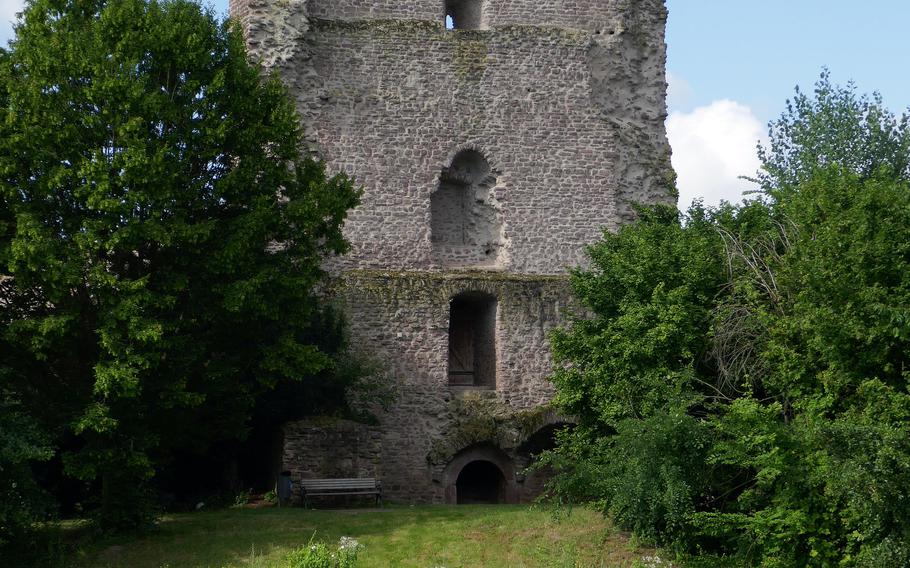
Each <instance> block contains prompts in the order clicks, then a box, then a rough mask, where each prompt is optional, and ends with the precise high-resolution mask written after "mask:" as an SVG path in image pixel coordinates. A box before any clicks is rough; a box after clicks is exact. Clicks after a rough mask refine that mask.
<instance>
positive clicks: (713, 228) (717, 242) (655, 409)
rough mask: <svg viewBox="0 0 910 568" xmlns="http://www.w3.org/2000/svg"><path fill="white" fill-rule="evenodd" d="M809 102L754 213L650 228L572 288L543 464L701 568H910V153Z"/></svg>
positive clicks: (887, 126) (798, 110) (777, 146)
mask: <svg viewBox="0 0 910 568" xmlns="http://www.w3.org/2000/svg"><path fill="white" fill-rule="evenodd" d="M907 124H908V123H907V117H906V116H904V117H901V118H895V117H894V116H893V115H892V114H891V113H889V112H888V111H887V110H886V109H884V108H882V106H881V102H880V100H879V98H878V97H875V96H873V97H872V98H867V97H857V96H856V94H855V92H854V89H853V87H847V88H842V87H837V86H834V85H831V84H830V83H829V81H828V77H827V74H823V76H822V78H821V80H820V81H819V83H818V84H817V86H816V91H815V97H814V98H812V99H810V98H808V97H806V96H804V95H803V94H801V93H798V94H797V98H796V100H795V101H794V102H793V103H791V104H790V105H789V106H788V110H787V112H786V113H785V114H784V115H783V116H782V118H781V119H780V120H779V121H777V122H774V123H772V126H771V130H772V136H771V146H770V147H769V148H767V149H764V150H763V151H762V152H761V158H762V163H763V169H762V171H761V172H760V173H759V180H760V181H761V183H762V186H763V189H764V191H765V196H764V198H762V199H757V200H755V201H752V202H750V203H746V204H744V205H741V206H738V207H733V206H730V205H724V206H722V207H721V208H719V209H718V210H708V211H706V210H704V209H703V208H702V207H700V206H699V205H697V204H696V205H694V206H693V207H692V208H690V210H689V212H688V214H687V215H685V216H680V217H677V214H676V213H675V211H671V210H670V209H656V210H651V211H645V212H644V213H643V214H642V216H641V218H640V220H639V222H638V223H637V224H635V225H632V226H627V227H624V228H622V229H621V230H620V231H619V232H618V233H616V234H605V236H604V239H603V240H602V241H601V242H600V243H597V244H596V245H594V246H592V247H591V248H590V258H591V266H590V267H589V268H586V269H583V270H578V271H576V272H575V273H574V275H573V285H574V288H575V291H576V294H577V296H578V298H579V300H580V301H581V302H582V303H583V304H584V305H585V306H586V307H587V308H588V310H589V316H588V317H585V318H580V319H578V320H577V321H575V322H574V323H573V324H572V326H571V327H569V328H568V329H565V330H562V331H559V332H557V333H556V334H555V335H554V337H553V347H554V352H555V354H556V358H557V364H558V365H557V367H558V369H559V370H558V371H557V372H556V374H555V375H554V381H555V382H556V385H557V391H558V394H557V402H558V403H559V404H560V405H561V407H562V408H563V409H564V410H565V411H566V412H567V413H569V414H572V415H574V416H577V417H578V419H579V425H578V427H577V428H575V429H574V430H572V431H570V432H564V433H563V434H562V435H561V438H560V445H559V447H558V448H557V450H555V451H554V452H551V453H550V454H549V455H547V456H546V458H545V462H547V463H550V464H552V465H555V466H556V467H557V468H558V469H559V470H560V471H561V475H559V476H557V478H556V483H555V486H554V489H555V490H556V493H557V495H559V496H561V497H562V498H565V499H587V500H594V501H596V502H598V503H600V504H601V506H602V507H603V509H604V511H605V512H607V513H609V514H610V515H612V516H613V517H614V519H616V521H617V522H618V523H619V524H620V525H622V526H623V527H625V528H628V529H632V530H634V531H635V532H636V533H638V534H639V535H640V536H642V537H644V538H647V539H649V540H652V541H654V542H657V543H660V544H663V545H666V546H669V547H671V548H674V549H676V550H677V551H679V552H680V553H681V554H688V555H695V556H690V557H689V562H692V563H694V565H708V564H712V563H713V564H712V565H718V566H729V565H747V566H748V565H762V566H794V567H795V566H833V565H844V566H903V565H908V564H910V534H908V532H907V527H908V526H910V507H908V501H907V500H908V498H910V497H908V495H907V488H908V487H910V420H908V419H910V392H908V390H910V361H908V359H907V354H908V353H910V307H908V306H910V186H908V180H910V175H908V170H907V164H908V163H910V145H908V140H910V134H908V126H907Z"/></svg>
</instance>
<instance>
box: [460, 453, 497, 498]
mask: <svg viewBox="0 0 910 568" xmlns="http://www.w3.org/2000/svg"><path fill="white" fill-rule="evenodd" d="M455 488H456V491H457V495H458V504H459V505H473V504H491V505H495V504H497V503H503V502H505V498H506V478H505V476H504V475H503V474H502V471H501V470H500V469H499V468H498V467H496V464H494V463H492V462H488V461H485V460H477V461H473V462H471V463H469V464H468V465H466V466H464V468H462V470H461V472H460V473H459V474H458V480H457V481H456V482H455Z"/></svg>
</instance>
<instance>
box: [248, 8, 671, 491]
mask: <svg viewBox="0 0 910 568" xmlns="http://www.w3.org/2000/svg"><path fill="white" fill-rule="evenodd" d="M231 9H232V13H233V14H235V15H236V16H238V17H239V19H240V20H241V21H242V23H243V25H244V28H245V31H246V34H247V40H248V45H249V48H250V52H251V53H252V54H253V56H254V57H256V58H258V59H259V60H260V61H262V62H263V64H264V65H265V66H266V67H267V68H268V69H270V70H274V71H277V72H278V73H280V76H281V78H282V80H283V81H284V82H285V83H286V84H287V85H288V87H289V90H290V92H291V94H292V96H293V97H294V98H295V100H296V103H297V108H298V110H299V112H300V113H301V119H302V122H303V127H304V129H305V132H306V136H307V143H308V144H309V146H310V149H311V150H312V151H313V152H314V153H316V154H317V155H319V156H320V157H322V158H324V159H325V160H326V162H327V164H328V166H329V168H330V169H331V170H333V171H344V172H347V173H349V174H351V175H353V176H354V177H355V178H356V180H357V183H358V184H360V185H362V186H363V188H364V196H363V200H362V204H361V206H359V207H358V208H357V209H356V210H355V211H353V212H352V214H351V216H350V218H349V220H348V222H347V223H346V226H345V235H346V236H347V238H348V239H349V240H350V241H351V243H352V251H351V253H350V254H348V255H346V256H345V257H344V258H341V259H336V260H334V261H333V262H332V263H331V265H330V266H329V267H328V268H329V269H330V272H331V273H332V274H333V275H334V276H335V277H336V280H337V283H336V288H335V290H336V297H337V298H338V300H339V302H340V303H341V304H342V305H343V307H344V309H345V312H346V313H347V316H348V320H349V326H350V332H351V340H352V345H353V346H354V347H355V349H356V350H358V351H359V352H360V353H361V354H362V355H364V356H366V357H368V358H370V359H371V360H373V361H375V362H376V363H377V364H378V365H379V367H380V368H381V369H382V370H383V372H384V373H386V375H387V377H388V378H389V380H390V381H391V382H392V384H393V385H394V386H395V389H396V391H397V398H396V401H395V403H394V404H393V405H392V407H391V408H389V409H388V411H387V412H384V413H381V414H380V425H379V428H378V431H379V432H380V434H379V435H380V438H381V440H380V441H381V443H380V449H379V450H378V451H379V455H380V456H381V458H379V459H375V460H372V461H370V460H359V461H358V463H359V464H361V465H360V466H358V467H360V468H362V467H365V466H363V465H362V464H372V465H369V467H373V468H374V473H375V475H376V476H378V477H380V478H382V479H383V483H384V487H385V488H386V491H387V494H388V496H389V498H391V499H392V500H396V499H398V500H405V501H427V502H439V501H443V500H451V489H452V488H451V483H452V480H453V479H455V478H456V477H457V473H458V472H457V471H454V472H453V471H452V469H451V468H452V467H455V466H454V465H453V464H463V463H465V462H466V459H467V458H466V457H465V455H466V454H464V452H471V451H477V452H481V453H479V454H478V455H485V456H487V457H488V458H489V459H494V460H500V461H502V462H503V463H505V462H509V463H512V464H526V463H527V456H526V455H524V454H522V451H523V450H522V449H521V447H522V443H523V440H524V439H525V438H526V437H527V436H529V435H531V434H533V431H532V430H533V428H532V426H533V425H539V424H537V419H538V418H539V417H540V416H539V414H540V413H539V410H540V409H541V408H542V407H544V406H545V405H546V403H547V402H548V401H549V400H550V398H551V397H552V394H553V388H552V385H551V384H550V383H549V382H548V381H547V376H548V375H549V373H550V371H551V362H550V350H549V345H548V342H547V333H548V332H549V331H550V330H551V329H553V327H555V326H557V325H560V324H561V323H563V322H565V318H566V312H565V309H566V307H567V306H569V305H570V303H571V294H570V290H569V286H568V279H567V277H566V273H567V270H568V268H569V267H571V266H575V265H578V264H582V263H583V262H584V252H583V251H584V246H585V245H587V244H590V243H592V242H594V241H596V240H597V239H598V238H599V237H600V235H601V231H602V230H603V229H605V228H606V229H615V228H616V227H618V226H619V225H620V224H621V223H623V222H626V221H628V220H630V219H631V218H632V216H633V215H632V208H631V204H632V203H633V202H635V201H639V202H645V203H656V202H666V203H671V202H672V201H673V196H672V195H671V194H670V191H669V187H670V185H671V181H672V170H671V169H670V164H669V146H668V144H667V140H666V135H665V131H664V126H663V122H664V118H665V113H666V104H665V97H666V82H665V77H664V67H665V45H664V28H665V23H666V15H667V14H666V8H665V7H664V4H663V0H551V1H548V2H541V1H539V0H536V1H533V2H532V1H529V0H486V1H485V2H484V3H483V10H482V14H481V18H480V23H481V26H480V27H481V29H480V30H455V31H452V30H446V29H445V25H444V15H445V2H444V0H372V1H370V0H233V1H232V4H231ZM466 150H470V151H476V153H477V154H478V155H481V156H482V157H483V159H484V160H485V162H486V163H485V168H484V169H483V171H484V175H485V176H486V177H485V178H484V179H483V180H481V181H480V182H478V183H476V184H475V185H472V186H471V189H470V191H473V192H475V193H473V194H468V197H469V199H467V200H465V199H460V198H459V199H450V200H448V201H439V198H440V191H441V187H442V186H443V185H446V187H448V185H453V184H454V185H458V183H459V181H458V180H459V179H460V178H459V176H460V175H461V174H460V173H459V172H454V173H453V172H452V171H451V170H452V169H453V168H454V167H455V163H458V160H459V156H464V155H465V151H466ZM452 180H454V181H452ZM474 181H477V180H474ZM472 183H473V182H472ZM475 186H476V187H475ZM466 187H467V186H466ZM471 196H473V197H474V198H475V201H476V203H475V204H474V205H471V200H470V197H471ZM434 199H435V200H436V201H434ZM434 203H436V207H435V209H434V206H433V204H434ZM454 203H465V205H464V206H465V207H468V206H473V207H477V208H479V210H480V211H481V214H477V215H474V216H473V217H471V216H470V215H469V216H468V217H466V218H470V219H473V218H476V219H481V218H482V219H483V226H484V230H483V231H482V232H485V233H495V234H493V235H492V236H489V237H488V236H484V238H487V239H488V240H489V241H490V243H489V246H487V247H486V248H483V249H480V250H474V251H472V253H471V254H464V251H463V250H462V249H460V248H459V247H458V246H449V245H448V244H446V243H442V244H440V242H439V235H434V234H433V227H434V218H433V215H434V214H439V211H440V209H441V208H442V209H445V208H452V207H453V206H452V205H449V204H454ZM434 211H435V213H434ZM436 226H438V227H444V228H445V230H446V231H447V232H451V231H450V229H451V223H436ZM465 230H466V231H470V230H471V222H466V223H465ZM446 238H449V237H448V236H447V237H446ZM465 242H472V243H473V242H474V240H472V239H469V238H466V239H465ZM462 248H463V247H462ZM484 255H486V256H484ZM480 292H482V293H484V294H487V295H489V296H491V297H494V298H495V299H496V302H497V308H496V322H495V337H496V344H495V351H496V360H495V368H496V373H495V374H496V378H495V387H494V388H476V387H475V388H464V387H456V386H452V385H451V383H450V380H449V376H448V371H447V367H448V365H449V349H448V343H449V341H450V337H449V333H450V329H449V323H450V321H449V317H450V312H449V306H450V301H451V300H452V299H453V298H454V297H455V296H457V295H459V294H462V293H480ZM306 428H307V427H306V426H305V425H300V424H298V425H289V426H288V432H290V433H295V432H296V433H295V434H294V435H290V436H288V437H287V439H288V440H292V442H290V443H289V444H288V445H286V461H287V462H288V464H287V466H288V467H289V468H291V469H294V470H295V471H307V472H310V473H312V468H310V469H308V468H307V467H305V466H303V465H300V464H296V465H295V463H290V462H295V461H299V460H300V457H299V456H306V455H311V454H312V452H318V451H320V450H319V448H318V447H311V446H312V443H311V441H312V440H313V439H314V438H313V436H308V435H305V433H303V431H302V429H306ZM472 448H474V449H472ZM491 452H492V453H491ZM496 452H499V453H496ZM494 454H495V456H494ZM491 456H492V457H491ZM497 456H498V457H497ZM518 469H520V468H518ZM510 471H511V473H510V474H509V475H511V476H512V478H511V479H510V480H509V483H510V484H512V485H510V491H511V493H510V494H511V495H518V496H519V497H521V496H522V495H524V493H523V490H522V479H521V477H520V475H519V474H518V473H517V470H514V471H513V470H511V469H510ZM362 474H363V472H362V471H359V470H358V472H357V475H362ZM326 475H329V474H328V473H327V474H326ZM534 485H535V487H539V483H538V482H537V481H535V483H534ZM528 491H530V489H528ZM525 493H527V492H525Z"/></svg>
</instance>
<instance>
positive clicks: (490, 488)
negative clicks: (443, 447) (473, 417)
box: [441, 443, 518, 505]
mask: <svg viewBox="0 0 910 568" xmlns="http://www.w3.org/2000/svg"><path fill="white" fill-rule="evenodd" d="M441 481H442V483H443V485H444V487H445V500H446V503H448V504H450V505H455V504H461V503H517V502H518V487H517V483H516V480H515V467H514V465H513V464H512V460H511V458H509V456H507V455H506V454H505V452H503V451H502V450H500V449H499V448H497V447H495V446H493V445H492V444H488V443H482V444H477V445H474V446H470V447H468V448H465V449H464V450H462V451H461V452H459V453H458V454H457V455H455V456H454V457H453V458H452V460H451V461H450V462H449V464H448V465H447V466H446V467H445V470H444V471H443V472H442V479H441Z"/></svg>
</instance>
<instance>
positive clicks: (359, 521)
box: [79, 505, 650, 568]
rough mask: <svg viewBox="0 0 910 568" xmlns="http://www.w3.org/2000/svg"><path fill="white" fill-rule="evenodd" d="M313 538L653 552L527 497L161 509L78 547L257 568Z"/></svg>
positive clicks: (519, 550) (525, 562)
mask: <svg viewBox="0 0 910 568" xmlns="http://www.w3.org/2000/svg"><path fill="white" fill-rule="evenodd" d="M314 532H315V533H316V538H317V539H322V540H325V541H326V542H329V543H337V541H338V539H339V538H340V537H341V536H350V537H354V538H356V539H357V540H358V541H359V542H360V543H361V544H362V545H364V546H365V548H364V549H363V551H362V553H361V555H360V560H359V561H358V564H357V565H358V567H365V568H366V567H382V568H388V567H396V566H415V567H421V568H434V567H437V566H444V567H446V568H456V567H472V568H478V567H490V568H497V567H503V568H521V567H538V566H540V567H550V566H553V567H576V566H579V567H586V568H587V567H590V566H593V567H597V566H607V567H612V566H631V564H632V563H633V562H634V561H635V560H636V559H638V558H641V556H642V555H643V554H648V553H649V552H650V551H646V550H641V549H637V550H636V549H634V548H633V547H631V545H630V543H629V541H628V539H627V538H626V537H625V536H624V535H622V534H619V533H617V532H616V531H614V530H612V529H611V528H610V525H609V523H608V522H606V521H605V520H604V519H603V517H601V516H600V515H599V514H597V513H595V512H593V511H590V510H587V509H582V508H576V509H574V510H572V511H571V512H568V511H564V512H561V513H559V514H555V513H554V512H553V511H552V510H550V509H547V508H541V507H529V506H527V505H514V506H511V505H499V506H483V505H477V506H465V505H462V506H458V507H452V506H429V507H407V508H390V509H385V510H375V509H363V510H345V511H307V510H303V509H294V508H284V509H277V508H268V509H229V510H224V511H215V512H200V513H188V514H183V515H170V516H167V517H165V518H164V519H163V520H162V522H161V524H160V530H158V531H156V532H155V533H153V534H151V535H149V536H147V537H143V538H141V539H139V540H134V541H130V542H122V543H107V544H106V545H105V546H104V547H103V548H95V549H94V550H92V551H90V552H84V553H83V554H84V555H83V557H82V559H81V560H80V561H79V562H80V565H81V566H84V567H92V568H96V567H99V568H105V567H109V568H114V567H118V568H119V567H129V568H145V567H148V568H162V567H168V568H179V567H184V566H188V567H190V566H192V567H195V566H205V567H214V568H222V567H228V566H230V567H243V566H253V567H257V568H264V567H270V566H277V565H278V561H279V560H280V559H281V558H282V557H283V556H284V555H285V554H286V553H287V552H288V551H290V550H291V549H293V548H295V547H298V546H301V545H304V544H306V543H307V542H308V541H309V540H310V537H311V536H312V535H313V533H314Z"/></svg>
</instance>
